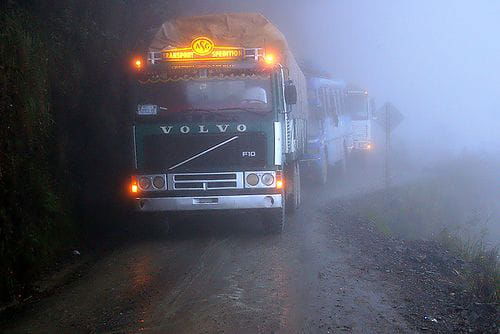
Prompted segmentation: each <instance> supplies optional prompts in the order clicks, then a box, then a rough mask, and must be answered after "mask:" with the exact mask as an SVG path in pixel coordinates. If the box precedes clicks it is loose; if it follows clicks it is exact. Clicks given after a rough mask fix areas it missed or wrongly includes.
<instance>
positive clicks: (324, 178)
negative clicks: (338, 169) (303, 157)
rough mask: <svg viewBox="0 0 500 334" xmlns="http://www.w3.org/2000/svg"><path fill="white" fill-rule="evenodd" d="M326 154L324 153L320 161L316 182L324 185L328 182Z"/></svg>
mask: <svg viewBox="0 0 500 334" xmlns="http://www.w3.org/2000/svg"><path fill="white" fill-rule="evenodd" d="M328 169H329V167H328V155H327V154H326V153H325V154H324V156H323V159H322V161H321V168H320V171H319V178H318V184H319V185H320V186H325V185H326V184H327V183H328Z"/></svg>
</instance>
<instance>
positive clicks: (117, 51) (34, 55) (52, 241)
mask: <svg viewBox="0 0 500 334" xmlns="http://www.w3.org/2000/svg"><path fill="white" fill-rule="evenodd" d="M168 3H169V2H168V1H160V0H122V1H98V0H66V1H56V0H30V1H27V0H17V1H16V0H7V1H5V3H2V12H1V13H0V20H1V22H2V29H1V30H0V70H1V72H2V75H1V76H0V87H1V88H0V115H1V116H0V117H1V122H0V263H2V266H1V268H0V301H2V302H5V301H11V300H12V299H23V298H25V297H27V296H29V294H30V288H29V287H30V283H32V282H33V280H34V279H36V277H37V276H38V275H39V274H40V272H41V270H42V269H43V268H44V267H46V266H48V265H50V264H51V263H52V262H53V261H54V259H56V258H57V257H58V256H60V255H61V254H70V252H69V250H70V248H69V247H75V245H79V244H81V242H82V238H87V239H92V240H95V239H96V238H95V236H96V235H97V232H99V233H101V232H106V230H108V231H109V230H112V229H113V224H116V222H119V221H120V220H122V219H123V214H120V213H123V212H125V210H124V209H125V208H124V203H125V201H124V200H123V198H122V197H121V195H122V190H123V189H124V184H125V182H126V175H127V174H128V171H127V170H126V168H127V167H130V166H129V161H131V158H130V156H129V153H128V149H127V148H128V146H127V145H128V143H129V139H130V138H129V136H130V133H129V132H130V131H129V129H128V128H127V127H126V124H127V122H128V117H129V116H128V115H129V112H128V110H127V106H128V102H127V98H126V97H127V89H126V86H127V75H128V73H127V71H128V67H127V64H128V59H129V58H130V57H131V55H132V54H134V53H135V51H136V50H143V49H144V45H145V41H143V40H141V39H140V38H139V36H142V35H144V32H146V31H148V29H149V28H151V27H153V26H154V25H155V24H157V25H158V24H159V23H160V22H162V21H163V20H164V18H165V17H167V16H166V15H167V14H168V13H167V12H166V11H167V9H168V6H167V5H168Z"/></svg>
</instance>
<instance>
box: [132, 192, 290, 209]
mask: <svg viewBox="0 0 500 334" xmlns="http://www.w3.org/2000/svg"><path fill="white" fill-rule="evenodd" d="M282 206H283V202H282V197H281V194H269V195H236V196H197V197H159V198H136V199H135V207H136V210H137V211H141V212H156V211H199V210H232V209H265V208H281V207H282Z"/></svg>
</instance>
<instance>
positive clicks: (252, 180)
mask: <svg viewBox="0 0 500 334" xmlns="http://www.w3.org/2000/svg"><path fill="white" fill-rule="evenodd" d="M247 183H248V184H249V185H251V186H252V187H255V186H256V185H257V184H259V177H258V176H257V174H253V173H252V174H248V175H247Z"/></svg>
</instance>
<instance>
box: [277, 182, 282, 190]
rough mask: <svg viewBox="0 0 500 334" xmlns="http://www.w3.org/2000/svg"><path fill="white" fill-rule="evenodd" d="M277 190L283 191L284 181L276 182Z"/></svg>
mask: <svg viewBox="0 0 500 334" xmlns="http://www.w3.org/2000/svg"><path fill="white" fill-rule="evenodd" d="M276 188H278V189H282V188H283V181H282V180H278V181H276Z"/></svg>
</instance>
